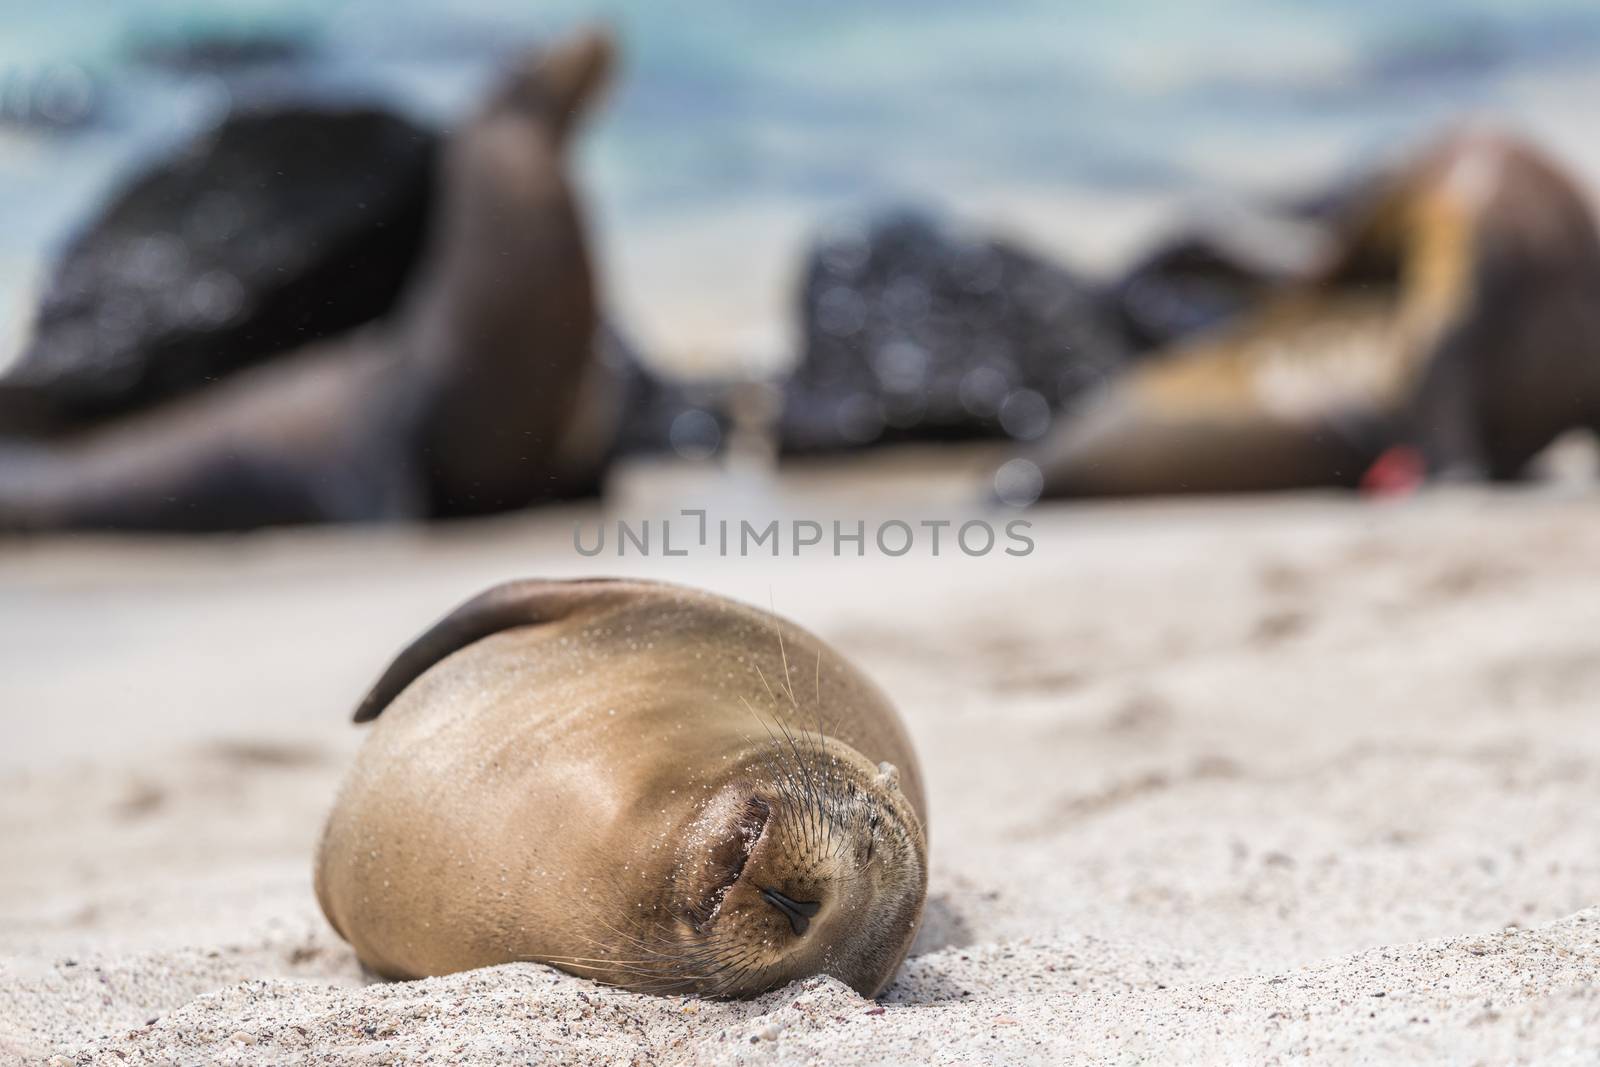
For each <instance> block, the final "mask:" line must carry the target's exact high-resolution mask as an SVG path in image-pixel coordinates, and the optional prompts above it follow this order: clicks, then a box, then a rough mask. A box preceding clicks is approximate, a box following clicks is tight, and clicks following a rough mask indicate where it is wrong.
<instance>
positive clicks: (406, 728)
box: [316, 580, 927, 996]
mask: <svg viewBox="0 0 1600 1067" xmlns="http://www.w3.org/2000/svg"><path fill="white" fill-rule="evenodd" d="M356 718H357V720H358V721H373V723H374V725H373V727H372V734H371V736H370V737H369V738H368V739H367V742H366V744H365V745H364V746H363V748H362V750H361V752H360V754H359V755H358V757H357V759H356V764H355V767H354V769H353V770H352V771H351V773H350V776H349V778H348V780H347V781H346V783H345V785H344V787H343V789H342V791H341V792H340V795H339V798H338V801H337V802H336V804H335V805H334V809H333V812H332V814H331V816H330V817H329V820H328V824H327V828H326V830H325V831H324V834H323V839H322V843H321V846H320V849H319V851H318V854H317V863H316V867H317V869H316V885H317V896H318V899H319V900H320V902H321V904H322V909H323V911H324V912H325V913H326V914H327V916H328V919H329V921H331V922H332V923H333V925H334V927H335V928H336V929H337V930H338V931H339V932H340V934H341V935H343V936H344V937H345V939H346V940H348V941H349V942H350V943H351V944H352V945H353V946H354V947H355V949H356V952H357V954H358V955H359V956H360V957H361V959H362V961H363V962H364V963H366V964H367V965H368V966H369V967H370V968H372V969H373V970H375V971H377V972H379V973H380V974H383V975H386V976H390V977H397V978H415V977H421V976H425V975H436V974H444V973H448V972H452V971H459V970H463V969H466V968H470V967H479V966H486V965H490V964H496V963H505V962H509V961H513V960H536V961H541V962H546V963H550V964H553V965H555V966H558V967H561V968H563V969H565V970H568V971H571V972H573V973H575V974H580V975H584V976H587V977H592V978H594V979H596V980H599V981H602V982H605V983H608V984H614V985H618V986H622V987H625V988H628V989H633V990H638V991H644V992H660V993H687V992H694V993H701V994H707V995H715V996H749V995H753V994H756V993H759V992H761V991H763V990H767V989H771V988H773V987H775V986H779V985H782V984H784V983H786V982H789V981H792V980H794V979H797V978H802V977H805V976H807V975H812V974H830V975H833V976H835V977H837V978H839V979H840V980H842V981H844V982H846V983H848V984H849V985H850V986H852V987H853V988H855V989H856V990H858V991H859V992H861V993H863V994H865V995H869V996H870V995H874V994H876V993H878V992H879V991H880V990H882V989H883V987H884V986H885V985H886V984H887V983H888V981H889V980H890V978H891V977H892V976H893V975H894V972H895V969H896V968H897V967H898V966H899V964H900V961H901V960H902V959H903V958H904V956H905V954H906V951H907V949H908V948H909V947H910V945H911V940H912V937H913V935H914V934H915V932H916V928H917V925H918V922H919V921H920V918H921V914H922V905H923V900H924V898H925V895H926V891H927V858H926V857H927V853H926V848H927V846H926V836H925V825H926V822H925V820H926V806H925V802H924V799H923V790H922V781H921V774H920V771H919V770H918V767H917V761H916V756H915V754H914V753H913V752H912V750H911V744H910V740H909V738H908V737H907V735H906V732H905V729H904V727H903V726H902V725H901V723H900V720H899V717H898V716H897V715H896V714H895V712H894V709H893V708H892V707H891V706H890V705H889V702H888V700H887V699H886V698H885V697H884V695H883V694H882V693H881V692H880V691H879V690H878V689H877V687H876V686H874V685H873V684H872V683H871V682H870V681H868V680H867V679H866V678H865V677H864V676H863V675H862V674H860V672H858V671H857V670H856V669H855V668H854V667H852V666H850V665H849V664H848V663H846V662H845V661H844V659H843V658H841V657H840V656H839V655H838V654H837V653H836V652H834V651H833V650H832V649H831V648H829V647H828V646H826V645H825V644H823V643H822V642H821V641H820V640H818V639H817V638H816V637H814V636H813V635H811V634H809V633H807V632H805V631H804V630H802V629H800V628H799V627H797V626H795V625H793V624H792V623H789V622H786V621H784V620H782V619H779V618H777V617H775V616H772V615H769V614H767V613H766V612H762V611H758V610H756V609H753V608H749V607H746V606H744V605H741V604H737V603H734V602H732V601H729V600H725V599H722V598H720V597H716V596H712V595H710V594H708V593H703V592H699V591H696V590H692V589H687V588H682V587H678V586H672V585H665V584H659V583H650V582H638V581H606V580H585V581H575V582H555V581H521V582H512V583H509V584H506V585H502V586H498V587H496V588H494V589H491V590H489V591H488V592H486V593H484V594H482V595H481V596H479V597H477V598H475V599H474V600H471V601H469V602H467V603H466V604H465V605H463V606H462V607H460V608H459V609H457V610H456V611H455V612H453V613H452V614H451V615H449V616H448V617H447V618H445V619H444V620H443V621H441V622H440V623H439V624H438V625H436V626H435V627H433V629H431V630H429V631H428V632H427V633H425V634H424V635H423V636H422V637H420V638H419V639H418V640H417V641H416V642H415V643H413V644H412V645H411V647H410V648H408V649H407V650H406V651H405V652H403V653H402V654H401V655H400V657H399V658H398V659H396V660H395V662H394V664H393V665H392V666H391V667H390V668H389V670H388V671H387V672H386V673H385V674H384V675H383V677H382V678H381V679H380V680H379V681H378V683H377V685H376V686H375V687H374V688H373V690H372V692H371V693H370V694H369V695H368V697H367V699H366V700H365V701H363V703H362V704H361V707H360V709H359V711H358V712H357V715H356Z"/></svg>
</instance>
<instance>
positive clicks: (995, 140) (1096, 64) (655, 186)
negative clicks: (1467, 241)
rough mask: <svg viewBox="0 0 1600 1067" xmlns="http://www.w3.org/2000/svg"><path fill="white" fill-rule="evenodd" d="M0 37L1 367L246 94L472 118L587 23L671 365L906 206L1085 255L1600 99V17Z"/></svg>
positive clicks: (297, 12)
mask: <svg viewBox="0 0 1600 1067" xmlns="http://www.w3.org/2000/svg"><path fill="white" fill-rule="evenodd" d="M0 12H3V18H4V23H3V26H4V33H0V345H3V344H4V343H5V341H6V339H7V338H10V339H11V340H12V341H14V340H15V338H17V337H18V336H20V334H21V333H22V331H23V330H24V329H25V327H26V320H27V315H28V308H29V306H30V302H31V299H32V296H31V293H32V285H33V284H34V282H36V279H37V277H38V273H39V270H40V265H41V264H42V263H43V262H45V261H46V259H47V257H48V255H49V254H50V252H51V250H52V249H53V248H55V247H57V246H58V245H59V243H60V242H61V241H63V240H64V239H65V238H66V237H67V236H68V235H69V234H70V233H71V231H72V229H73V227H74V226H75V225H77V224H78V223H79V221H80V220H81V219H83V218H84V217H85V215H86V214H87V213H88V212H90V211H92V210H93V208H94V206H95V205H96V203H97V202H98V201H99V200H100V198H102V197H103V196H104V195H105V193H106V191H107V190H108V189H109V188H112V187H114V185H115V183H116V182H117V181H118V180H119V178H120V177H121V176H122V175H124V174H126V173H127V172H128V171H129V170H130V169H131V168H134V167H137V166H138V165H139V164H140V162H141V161H143V160H145V159H147V158H148V157H149V156H151V155H152V154H153V153H157V152H159V151H161V149H162V148H163V147H164V146H166V145H168V144H170V143H172V142H173V141H174V140H177V139H179V138H182V137H184V136H186V135H188V134H189V133H190V132H192V131H193V130H195V129H196V128H198V127H199V126H201V125H202V124H204V123H205V122H207V121H209V120H210V119H211V118H213V117H214V116H215V115H217V114H219V113H220V112H221V111H222V110H223V109H225V108H226V106H227V104H228V102H229V101H230V100H231V99H236V98H238V99H247V98H255V97H261V96H272V95H287V96H296V95H327V96H334V97H344V96H360V97H367V98H378V99H383V100H388V101H391V102H393V103H394V104H395V105H396V106H397V107H401V108H403V109H405V110H407V111H410V112H413V113H415V114H417V115H419V116H422V117H425V118H429V119H433V120H437V121H448V119H449V117H450V116H451V115H453V114H456V113H458V112H459V111H460V110H461V109H462V108H464V107H465V106H467V105H468V104H469V103H470V101H471V99H472V98H473V95H474V94H475V93H476V92H477V91H478V90H479V88H480V87H481V86H482V85H483V83H484V81H485V79H486V78H487V77H488V76H489V75H490V73H491V72H492V71H493V69H494V67H495V65H496V63H498V62H500V61H503V60H504V59H505V58H506V57H507V56H509V55H510V54H512V53H514V52H515V51H516V50H517V49H519V48H520V47H523V46H524V45H525V44H526V43H527V42H530V41H535V40H537V39H539V38H540V37H543V36H545V35H548V34H550V33H553V32H556V31H559V30H560V29H561V28H563V27H566V26H569V25H572V24H573V23H576V22H580V21H584V20H588V19H602V20H604V21H607V22H609V23H611V24H612V25H614V26H615V27H616V29H617V31H618V33H619V35H620V37H621V40H622V44H623V48H624V55H625V59H624V66H623V77H622V80H621V83H620V85H619V87H618V89H617V91H616V93H615V95H614V97H613V99H612V100H611V102H610V104H609V106H608V107H607V108H606V110H605V111H604V112H603V113H602V114H601V115H600V116H599V117H598V119H597V121H596V123H595V124H594V128H593V129H592V131H590V135H589V136H588V137H587V139H586V140H585V142H584V144H583V147H582V150H581V160H580V168H581V171H582V174H583V178H584V182H585V187H586V189H587V190H588V192H589V199H590V201H591V205H592V208H593V212H594V215H595V217H596V219H597V222H598V226H599V229H600V232H601V234H602V244H603V248H604V252H605V256H604V258H605V261H606V262H607V263H608V264H609V265H610V269H609V272H608V276H609V279H610V282H609V284H610V288H611V291H612V292H613V294H614V300H615V302H616V303H618V304H619V305H620V306H621V307H623V308H624V309H625V311H626V312H627V316H631V317H632V318H633V319H634V320H636V321H637V322H638V323H639V327H638V328H639V331H640V332H642V333H643V334H645V335H646V337H647V339H648V343H649V347H653V348H660V349H665V350H669V351H677V352H684V351H690V350H703V349H708V348H709V349H717V348H719V347H720V348H722V349H730V348H740V347H741V346H743V347H748V348H751V349H753V350H754V349H763V348H765V349H768V350H771V349H777V348H781V347H782V344H783V341H782V337H783V335H782V333H781V331H780V330H778V329H777V328H776V325H775V320H778V319H781V318H782V317H783V316H784V314H785V312H786V309H787V307H788V300H789V296H788V293H787V290H786V288H785V287H786V286H787V285H788V284H789V283H790V281H791V280H792V277H793V273H794V271H795V269H796V267H797V262H798V259H799V257H800V255H801V253H802V249H803V244H804V241H805V239H806V236H807V234H808V233H809V232H810V231H811V230H813V229H814V228H815V227H817V226H819V225H823V224H825V223H826V222H827V221H828V220H830V219H834V218H837V217H839V216H840V215H841V214H848V213H851V212H860V211H865V210H870V209H871V208H873V207H874V206H877V205H887V204H896V203H905V202H910V203H917V204H923V205H931V206H934V207H935V208H937V209H939V210H942V211H946V212H948V213H950V214H952V215H953V216H956V217H965V218H970V219H972V220H973V221H975V222H978V223H979V224H983V223H985V222H988V221H991V220H992V219H993V218H994V217H995V216H997V215H998V216H1003V218H1004V220H1005V221H1006V222H1007V223H1008V224H1009V226H1010V227H1011V228H1012V229H1020V230H1022V231H1023V233H1022V236H1023V237H1024V239H1026V238H1028V237H1029V236H1030V233H1035V232H1036V235H1037V236H1038V239H1039V241H1040V242H1041V243H1043V244H1046V245H1048V246H1049V247H1050V248H1051V251H1053V252H1055V253H1057V254H1060V255H1062V256H1063V257H1065V258H1067V259H1069V260H1071V259H1074V258H1075V253H1077V252H1079V251H1080V250H1079V249H1078V248H1075V247H1073V245H1074V242H1075V241H1078V242H1080V243H1082V244H1084V245H1088V244H1090V243H1092V239H1093V238H1092V234H1093V233H1094V232H1095V230H1094V226H1095V224H1097V223H1098V224H1099V225H1100V226H1101V227H1102V228H1114V226H1115V216H1114V215H1110V214H1105V213H1103V212H1101V211H1100V210H1099V209H1098V207H1097V205H1101V204H1107V203H1123V204H1125V203H1129V202H1158V201H1161V202H1165V201H1170V200H1172V199H1174V198H1177V199H1180V200H1181V199H1186V198H1187V199H1192V198H1195V197H1203V196H1205V195H1208V194H1213V193H1220V194H1244V193H1258V192H1269V191H1272V190H1274V189H1279V190H1282V191H1295V190H1296V189H1298V188H1304V187H1305V186H1306V185H1307V184H1308V183H1310V182H1313V181H1315V180H1320V177H1326V178H1328V179H1332V178H1335V177H1337V176H1338V175H1339V173H1341V172H1347V171H1349V170H1351V169H1353V168H1357V167H1359V166H1361V165H1362V164H1363V163H1364V162H1366V161H1368V160H1371V159H1373V158H1375V157H1378V156H1380V155H1383V154H1385V153H1388V152H1392V151H1394V150H1395V148H1396V146H1403V145H1405V144H1408V143H1412V142H1414V141H1415V140H1416V139H1417V138H1419V137H1422V136H1425V135H1426V134H1428V133H1429V132H1430V131H1432V130H1435V129H1437V128H1439V127H1440V126H1441V125H1444V124H1447V123H1449V122H1451V121H1453V120H1455V119H1457V118H1459V117H1461V116H1464V115H1484V114H1488V115H1494V116H1499V117H1501V118H1502V119H1503V120H1505V121H1510V122H1512V123H1514V124H1518V125H1524V126H1528V127H1531V128H1532V129H1534V130H1535V131H1536V132H1539V133H1542V134H1543V135H1544V136H1546V137H1547V138H1553V139H1554V140H1556V141H1558V142H1562V143H1564V144H1571V145H1573V146H1574V147H1575V150H1580V151H1581V148H1582V145H1583V144H1584V143H1586V142H1587V138H1586V137H1583V136H1580V132H1579V131H1581V130H1583V129H1586V122H1584V121H1583V120H1584V119H1585V118H1586V116H1587V113H1588V112H1589V111H1590V110H1591V105H1592V104H1593V103H1596V102H1600V101H1597V100H1596V99H1595V94H1594V92H1593V87H1594V84H1595V81H1594V79H1595V77H1596V74H1597V72H1600V67H1597V66H1596V64H1597V60H1600V4H1596V3H1594V2H1593V0H1528V2H1513V0H1467V2H1460V3H1447V2H1444V0H1407V2H1404V3H1397V2H1394V0H1385V2H1378V0H1339V2H1331V0H1307V2H1302V3H1297V4H1284V3H1269V2H1266V0H1213V2H1208V3H1203V4H1199V3H1189V2H1184V0H1160V2H1156V0H1152V2H1145V3H1138V4H1128V3H1113V2H1111V0H1104V2H1082V3H1070V4H1069V3H1060V2H1050V0H991V2H989V3H984V4H972V3H954V2H950V0H918V2H914V3H913V2H910V0H879V2H877V3H861V2H859V0H857V2H844V0H807V2H804V3H787V4H779V3H771V2H752V0H681V2H678V3H672V4H664V3H651V2H647V0H635V2H612V3H586V2H580V0H547V2H544V3H539V4H532V3H528V2H527V0H459V2H455V3H424V2H422V0H275V2H272V3H266V2H258V0H231V2H218V0H210V2H203V0H52V2H51V3H49V4H34V3H26V4H25V3H20V2H17V0H3V2H0ZM219 35H220V36H223V37H226V38H228V39H232V40H257V41H267V42H282V43H286V44H287V45H288V46H290V47H289V51H291V52H293V53H295V55H296V56H297V58H292V59H288V60H285V61H278V62H265V63H261V64H257V65H254V66H252V67H248V68H243V69H241V70H240V71H237V72H234V73H230V74H226V75H221V74H217V73H194V72H190V73H183V72H175V71H173V70H171V69H169V68H165V67H162V66H160V65H158V64H153V63H151V62H150V61H149V60H148V59H147V58H145V57H147V55H148V53H150V52H151V51H152V50H154V49H159V48H160V47H163V46H166V45H171V44H172V43H174V42H183V41H186V40H194V39H200V38H206V37H216V36H219ZM997 205H999V207H998V208H997ZM1075 234H1082V235H1085V236H1082V237H1081V238H1079V237H1075V236H1074V235H1075ZM1082 252H1083V255H1082V256H1081V257H1077V258H1083V259H1086V260H1091V261H1092V260H1094V259H1095V256H1094V255H1092V254H1091V250H1089V249H1088V248H1084V249H1082ZM627 316H625V318H626V317H627ZM720 355H722V356H726V355H727V353H726V352H723V353H720ZM770 355H771V352H768V353H767V356H769V357H770ZM689 362H694V360H693V359H690V360H689Z"/></svg>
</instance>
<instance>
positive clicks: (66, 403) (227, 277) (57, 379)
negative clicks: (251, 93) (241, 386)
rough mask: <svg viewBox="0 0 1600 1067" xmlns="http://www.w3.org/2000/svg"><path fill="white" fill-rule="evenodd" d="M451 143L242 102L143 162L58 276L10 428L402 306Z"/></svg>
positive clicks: (334, 115)
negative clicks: (243, 107)
mask: <svg viewBox="0 0 1600 1067" xmlns="http://www.w3.org/2000/svg"><path fill="white" fill-rule="evenodd" d="M437 144H438V138H437V136H436V135H435V134H433V133H431V132H429V131H426V130H423V129H421V128H419V127H417V126H415V125H413V124H411V123H410V122H407V121H406V120H404V119H401V118H399V117H397V116H395V115H392V114H389V113H387V112H384V111H380V110H376V109H370V108H330V107H310V106H282V107H276V108H273V109H271V110H263V111H243V112H236V113H234V114H231V115H229V116H228V117H227V118H225V119H224V120H223V121H222V122H221V123H220V124H218V125H217V126H216V127H214V128H213V129H211V130H210V131H208V132H207V133H205V134H203V135H201V136H199V137H197V138H196V139H194V140H193V141H191V142H189V143H188V144H186V145H184V146H182V147H180V148H179V149H178V150H177V151H176V152H175V153H174V154H172V155H170V156H168V157H166V158H164V159H161V160H159V161H157V162H156V163H154V164H153V165H152V166H150V167H148V168H146V169H145V170H144V171H143V172H142V173H140V174H138V175H137V176H136V177H134V178H133V179H132V180H131V181H129V182H128V183H127V184H126V185H125V186H124V187H123V188H122V189H121V190H120V191H119V192H117V193H116V194H114V195H113V196H112V197H111V198H110V200H109V202H108V203H107V204H106V206H105V207H104V209H103V210H102V211H101V212H100V213H99V214H98V215H97V216H96V217H95V218H94V219H92V220H91V221H90V222H89V223H88V224H87V225H86V226H84V227H83V229H82V230H81V231H80V232H79V233H78V235H77V237H76V238H74V239H73V240H72V241H71V242H70V244H69V245H68V247H67V249H66V251H65V253H64V254H63V255H62V257H61V259H60V260H59V262H57V263H56V264H55V266H54V268H53V270H52V271H51V273H50V277H49V280H48V283H47V285H46V288H45V293H44V297H43V299H42V301H41V303H40V306H39V311H38V315H37V319H36V321H35V328H34V332H33V336H32V339H31V341H30V343H29V345H28V347H27V349H26V350H25V351H24V352H23V354H22V355H21V356H20V357H19V359H18V361H17V363H16V364H15V365H14V366H13V367H12V368H11V369H10V371H9V373H8V374H7V375H6V376H5V378H4V379H0V432H55V431H60V430H67V429H71V428H73V427H75V426H78V425H82V424H85V423H87V422H89V421H92V420H94V419H97V418H100V417H104V416H106V415H110V414H114V413H118V412H122V411H127V410H130V409H134V408H138V407H142V406H145V405H148V404H150V403H152V402H154V401H156V400H160V399H163V398H165V397H169V396H172V395H175V394H177V393H181V392H184V391H187V390H189V389H192V388H195V387H198V386H200V385H202V384H204V383H206V382H209V381H213V380H215V379H217V378H220V377H223V376H225V375H227V374H230V373H232V372H233V371H235V370H237V369H239V368H240V367H243V366H246V365H248V364H250V363H253V362H255V361H257V360H259V359H261V358H264V357H267V356H270V355H272V354H274V353H277V352H282V351H285V350H287V349H291V348H295V347H298V346H300V345H302V344H304V343H306V342H308V341H313V340H316V339H317V338H320V337H325V336H328V335H330V334H334V333H338V332H341V331H343V330H346V329H349V328H351V327H353V326H356V325H359V324H361V323H363V322H367V321H369V320H371V319H373V318H376V317H378V316H379V315H381V314H383V313H384V312H385V311H387V310H388V309H389V308H390V307H391V306H392V305H393V303H394V301H395V298H396V296H397V295H398V293H399V292H400V289H401V286H402V285H403V284H404V282H405V280H406V278H407V275H408V274H409V272H410V269H411V267H412V266H413V264H414V262H415V260H416V259H417V256H418V252H419V250H420V248H421V244H422V240H423V235H424V227H425V223H426V219H427V214H428V203H429V199H430V196H431V192H432V186H433V159H434V157H435V154H436V151H437Z"/></svg>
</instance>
